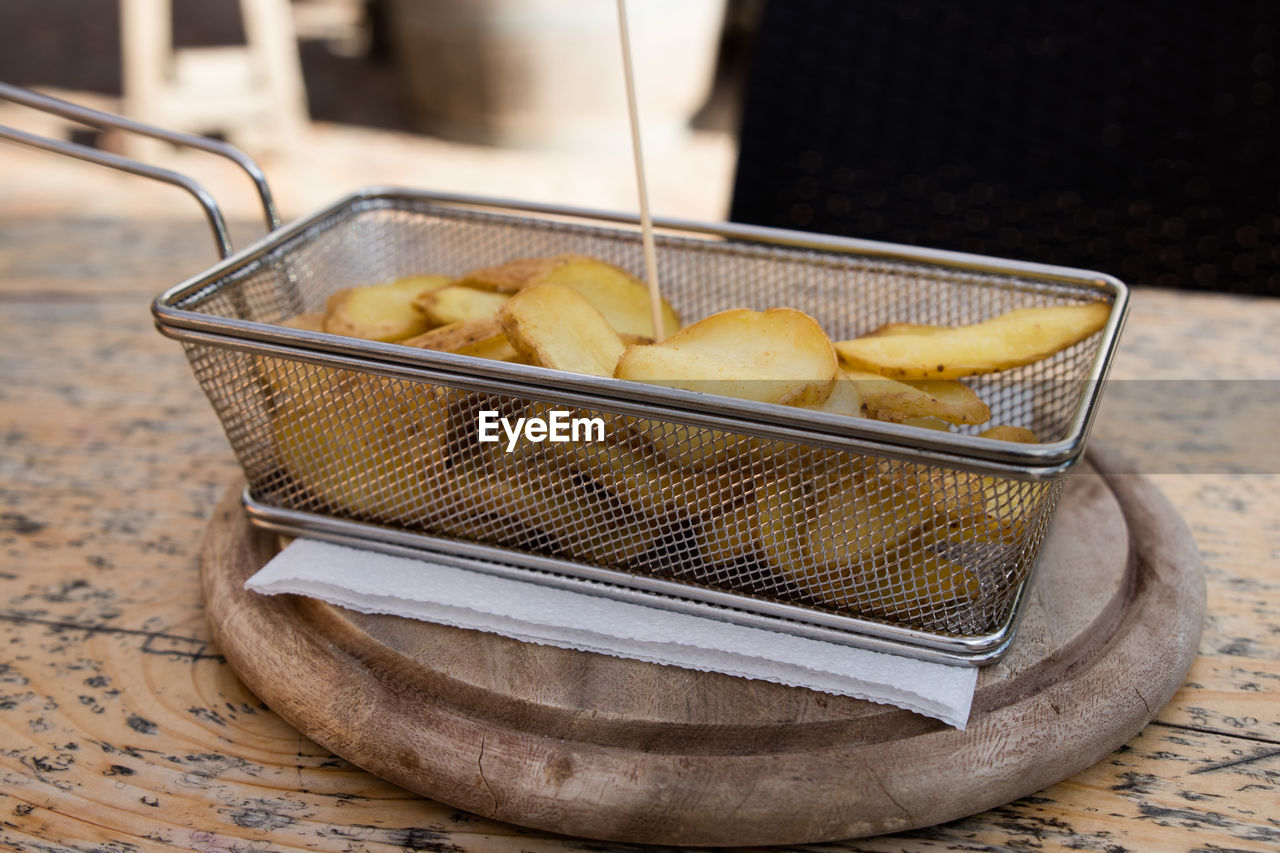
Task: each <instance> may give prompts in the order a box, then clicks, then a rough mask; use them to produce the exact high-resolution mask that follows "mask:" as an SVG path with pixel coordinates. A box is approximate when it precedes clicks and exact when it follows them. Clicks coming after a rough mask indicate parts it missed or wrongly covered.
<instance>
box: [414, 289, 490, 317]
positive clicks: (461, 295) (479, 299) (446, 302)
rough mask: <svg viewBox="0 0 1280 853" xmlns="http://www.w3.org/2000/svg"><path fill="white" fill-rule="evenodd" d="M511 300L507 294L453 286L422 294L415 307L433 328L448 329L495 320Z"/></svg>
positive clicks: (415, 301) (415, 302)
mask: <svg viewBox="0 0 1280 853" xmlns="http://www.w3.org/2000/svg"><path fill="white" fill-rule="evenodd" d="M507 299H508V296H507V295H506V294H505V293H495V292H492V291H487V290H476V289H475V288H473V287H456V286H449V287H441V288H438V289H436V290H428V291H425V292H423V293H420V294H418V295H417V296H416V297H414V300H413V307H414V308H416V309H417V310H418V312H419V313H420V314H422V316H423V317H426V318H427V321H428V322H430V323H431V325H433V326H447V325H448V324H450V323H461V322H462V321H464V320H479V319H481V318H484V317H492V316H493V315H494V314H497V313H498V309H499V308H501V307H502V304H503V303H504V302H506V301H507Z"/></svg>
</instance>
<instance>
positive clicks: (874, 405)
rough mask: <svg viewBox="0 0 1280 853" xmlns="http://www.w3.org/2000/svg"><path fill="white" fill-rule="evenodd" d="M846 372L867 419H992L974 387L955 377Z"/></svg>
mask: <svg viewBox="0 0 1280 853" xmlns="http://www.w3.org/2000/svg"><path fill="white" fill-rule="evenodd" d="M845 375H846V376H848V377H849V379H850V381H851V382H852V383H853V385H854V386H855V387H856V388H857V390H858V393H859V394H860V395H861V397H862V406H863V409H864V410H865V411H866V414H867V417H869V418H875V419H876V420H879V421H890V422H892V423H906V422H907V421H910V420H913V419H915V418H940V419H941V420H944V421H947V422H948V423H953V424H982V423H986V422H987V421H988V420H990V419H991V409H989V408H988V407H987V404H986V403H984V402H982V399H981V398H980V397H979V396H978V395H977V394H976V393H974V391H973V389H971V388H970V387H969V386H967V385H965V384H963V383H961V382H958V381H956V380H954V379H923V380H906V381H902V382H899V381H898V380H895V379H885V378H884V377H883V376H878V375H876V374H874V373H868V372H866V371H863V370H853V369H848V370H846V371H845Z"/></svg>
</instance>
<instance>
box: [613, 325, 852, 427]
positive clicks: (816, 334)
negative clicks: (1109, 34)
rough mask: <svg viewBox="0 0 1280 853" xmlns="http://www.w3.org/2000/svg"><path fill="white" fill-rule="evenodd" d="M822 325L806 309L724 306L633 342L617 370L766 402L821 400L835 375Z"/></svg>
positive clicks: (674, 385) (655, 381)
mask: <svg viewBox="0 0 1280 853" xmlns="http://www.w3.org/2000/svg"><path fill="white" fill-rule="evenodd" d="M836 372H837V366H836V358H835V352H834V351H833V350H832V347H831V341H830V340H828V338H827V336H826V333H824V332H823V331H822V327H821V326H819V325H818V324H817V322H816V321H815V320H814V319H813V318H812V317H810V316H809V315H808V314H804V313H802V312H800V311H795V310H792V309H790V308H771V309H769V310H768V311H751V310H748V309H746V308H738V309H734V310H730V311H721V312H720V313H718V314H713V315H711V316H710V317H707V318H706V319H705V320H699V321H698V322H696V323H694V324H693V325H691V326H686V327H685V328H684V329H681V330H680V331H679V332H677V333H676V334H674V335H672V336H671V337H669V338H667V339H666V340H664V341H662V342H661V343H657V344H649V345H647V346H646V345H637V346H630V347H627V349H626V351H625V352H623V354H622V357H621V358H620V359H619V361H618V366H617V369H616V370H614V373H613V375H614V376H615V377H617V378H618V379H632V380H636V381H639V382H650V383H653V384H657V385H666V386H668V387H672V388H686V389H689V390H694V391H705V392H708V393H712V394H721V395H724V396H728V397H738V398H740V399H743V400H755V401H757V402H760V403H781V404H784V405H791V406H809V405H820V404H822V403H824V402H825V401H826V399H827V397H829V396H830V394H831V389H832V387H833V386H834V385H835V380H836Z"/></svg>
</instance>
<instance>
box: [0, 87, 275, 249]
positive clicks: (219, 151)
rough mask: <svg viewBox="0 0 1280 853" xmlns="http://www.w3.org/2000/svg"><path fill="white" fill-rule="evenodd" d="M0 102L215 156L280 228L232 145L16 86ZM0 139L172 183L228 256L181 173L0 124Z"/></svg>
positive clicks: (203, 197)
mask: <svg viewBox="0 0 1280 853" xmlns="http://www.w3.org/2000/svg"><path fill="white" fill-rule="evenodd" d="M0 99H4V100H7V101H12V102H14V103H17V104H22V105H23V106H27V107H31V108H32V109H36V110H40V111H41V112H46V113H51V114H53V115H57V116H62V117H63V118H68V119H71V120H73V121H77V122H80V123H81V124H87V125H91V126H93V127H109V128H114V129H116V130H123V131H126V132H128V133H136V134H139V135H141V136H149V137H151V138H153V139H160V140H164V141H165V142H171V143H173V144H175V145H184V146H186V147H188V148H196V149H199V150H201V151H206V152H208V153H210V154H216V155H218V156H220V157H225V158H226V159H228V160H230V161H232V162H233V163H235V164H236V165H237V166H239V167H240V168H241V169H242V170H244V172H245V173H246V174H247V175H248V176H249V178H250V180H252V181H253V184H254V187H255V188H256V189H257V192H258V199H259V201H261V203H262V209H263V213H264V215H265V217H266V223H267V230H268V231H274V230H275V229H277V228H279V227H280V216H279V214H278V213H277V212H276V206H275V202H274V200H273V199H272V197H271V188H270V187H269V186H268V185H267V179H266V176H265V175H264V174H263V172H262V169H261V168H260V167H259V166H258V164H257V163H255V162H254V161H253V159H252V158H251V157H249V155H247V154H245V153H244V152H243V151H241V150H240V149H238V148H236V147H235V146H232V145H228V144H227V143H225V142H219V141H218V140H216V139H209V138H208V137H204V136H196V135H194V134H189V133H180V132H178V131H173V130H165V129H164V128H159V127H153V126H151V125H148V124H143V123H142V122H138V121H134V120H133V119H128V118H125V117H123V116H117V115H113V114H111V113H105V112H102V111H100V110H95V109H90V108H89V107H82V106H80V105H78V104H73V103H70V102H69V101H63V100H61V99H59V98H54V97H50V96H49V95H42V94H40V93H38V92H33V91H31V90H30V89H24V88H22V87H20V86H13V85H10V84H8V83H3V82H0ZM0 139H7V140H9V141H10V142H16V143H19V144H21V145H29V146H31V147H33V148H39V149H41V150H43V151H51V152H53V153H56V154H63V155H66V156H67V157H74V158H76V159H77V160H85V161H88V162H90V163H97V164H98V165H100V166H107V167H108V168H111V169H117V170H119V171H122V172H128V173H129V174H132V175H140V176H142V177H144V178H151V179H152V180H156V181H160V182H162V183H166V184H171V185H173V186H176V187H180V188H182V189H184V190H186V191H187V192H188V193H190V194H191V195H192V197H194V198H195V200H196V201H197V202H198V203H199V204H200V206H201V208H203V210H204V214H205V216H206V217H207V218H208V220H209V227H210V228H211V229H212V231H213V237H214V241H215V242H216V243H217V246H218V252H219V254H220V256H221V257H223V258H225V257H227V256H228V255H230V254H231V252H232V247H231V238H230V236H229V235H228V233H227V224H226V220H225V219H224V218H223V216H222V211H221V209H220V208H219V207H218V203H217V201H216V200H215V199H214V197H213V195H212V194H211V193H210V192H209V191H208V190H206V189H205V188H204V187H203V186H201V185H200V184H199V183H198V182H197V181H195V180H193V179H192V178H189V177H187V176H186V175H183V174H182V173H180V172H175V171H172V170H171V169H162V168H160V167H158V166H150V165H147V164H145V163H140V162H138V161H137V160H132V159H130V158H128V157H121V156H120V155H118V154H112V153H111V152H108V151H100V150H98V149H96V148H90V147H89V146H87V145H79V144H77V143H74V142H66V141H63V140H60V139H48V138H46V137H43V136H37V135H35V134H33V133H27V132H26V131H22V130H18V129H17V128H12V127H7V126H5V125H0Z"/></svg>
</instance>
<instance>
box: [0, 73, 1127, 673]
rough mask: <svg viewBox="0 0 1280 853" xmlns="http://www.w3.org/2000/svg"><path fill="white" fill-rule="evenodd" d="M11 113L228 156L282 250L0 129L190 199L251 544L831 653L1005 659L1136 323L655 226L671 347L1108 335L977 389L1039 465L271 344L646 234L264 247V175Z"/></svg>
mask: <svg viewBox="0 0 1280 853" xmlns="http://www.w3.org/2000/svg"><path fill="white" fill-rule="evenodd" d="M0 97H5V98H7V99H10V100H14V101H17V102H19V103H25V104H27V105H30V106H34V107H36V108H38V109H44V110H47V111H50V112H55V113H57V114H59V115H64V116H67V117H70V118H73V119H75V120H77V121H82V122H85V123H89V124H94V125H97V126H109V127H116V128H121V129H124V130H128V131H131V132H136V133H143V134H146V135H150V136H156V137H159V138H162V139H165V140H168V141H170V142H176V143H179V144H187V145H193V146H195V147H199V148H202V149H204V150H206V151H211V152H212V153H216V154H221V155H222V156H226V157H230V158H231V159H233V160H235V162H237V163H238V164H239V165H241V166H242V167H243V168H244V169H245V170H246V171H247V172H248V173H249V175H250V177H252V178H253V180H254V182H255V184H256V185H257V188H258V191H259V194H260V196H261V198H262V201H263V204H264V208H265V209H266V213H267V216H266V219H267V223H268V227H269V229H271V230H270V233H269V234H268V235H267V237H266V238H264V239H263V240H261V241H260V242H258V243H257V244H256V245H254V246H252V247H250V248H248V249H246V250H244V251H242V252H240V253H238V254H236V255H233V256H230V257H227V255H228V254H229V253H230V241H229V239H228V238H227V233H226V229H225V226H224V224H223V223H222V220H221V216H220V214H219V213H218V211H217V208H216V205H215V204H214V203H213V201H212V199H211V197H210V196H209V195H208V193H207V192H205V191H204V190H203V188H201V187H199V186H198V185H196V184H195V183H194V182H192V181H190V179H188V178H185V177H184V176H181V175H178V174H175V173H172V172H166V171H164V170H161V169H156V168H154V167H146V166H142V165H140V164H136V163H132V162H130V161H125V160H123V159H122V158H118V157H115V156H113V155H110V154H107V153H104V152H99V151H94V150H90V149H84V148H81V147H78V146H75V145H72V144H69V143H63V142H58V141H51V140H44V139H39V138H37V137H33V136H31V135H29V134H25V133H23V132H21V131H16V130H13V129H12V128H3V127H0V137H4V138H7V139H11V140H14V141H18V142H22V143H24V144H30V145H35V146H37V147H41V148H45V149H48V150H53V151H57V152H60V153H64V154H68V155H70V156H74V157H79V158H81V159H86V160H91V161H93V162H97V163H101V164H104V165H108V166H111V167H113V168H119V169H125V170H127V171H130V172H134V173H136V174H142V175H146V176H148V177H152V178H156V179H158V180H163V181H166V182H169V183H172V184H177V185H179V186H181V187H183V188H184V189H187V190H188V191H189V192H191V193H192V195H193V196H195V197H196V198H197V200H199V201H200V203H201V204H202V206H203V207H204V209H205V212H206V214H207V215H208V216H209V220H210V223H211V224H212V226H213V231H214V234H215V237H216V238H217V241H218V244H219V247H220V249H221V251H222V254H223V255H224V260H223V261H222V262H221V263H219V264H217V265H216V266H214V267H213V268H211V269H209V270H208V271H206V272H205V273H202V274H201V275H199V276H196V277H195V278H193V279H191V280H189V281H187V282H184V283H182V284H179V285H177V286H176V287H174V288H172V289H170V290H169V291H167V292H165V293H164V294H162V295H161V296H159V297H158V298H157V299H156V301H155V303H154V305H153V314H154V316H155V319H156V324H157V327H158V328H159V330H160V331H161V332H162V333H164V334H165V335H168V336H169V337H172V338H175V339H177V340H179V341H181V342H182V345H183V347H184V349H185V351H186V355H187V357H188V359H189V361H190V363H191V366H192V369H193V370H194V372H195V376H196V379H197V380H198V381H199V383H200V385H201V387H202V388H203V390H204V392H205V393H206V395H207V396H208V398H209V400H210V402H211V403H212V404H213V407H214V409H215V410H216V411H217V413H218V416H219V418H220V419H221V423H222V426H223V429H224V430H225V432H226V435H227V438H228V440H229V442H230V444H231V447H232V449H233V450H234V451H235V454H236V456H237V457H238V458H239V461H240V463H241V465H242V467H243V469H244V473H245V477H246V479H247V480H248V487H247V489H246V491H245V498H244V500H245V505H246V508H247V510H248V512H249V514H250V517H251V519H252V520H253V521H254V523H255V524H257V525H259V526H260V527H263V528H266V529H271V530H277V531H282V532H287V533H292V534H300V535H306V536H311V537H315V538H322V539H330V540H335V541H340V542H345V543H350V544H357V545H361V546H364V547H370V548H377V549H383V550H388V551H393V552H408V553H411V554H416V555H422V554H427V555H429V556H430V558H431V559H434V560H438V561H442V562H447V563H452V564H458V565H463V566H467V567H470V568H473V569H476V570H479V571H484V572H489V573H494V574H500V575H504V576H508V577H518V578H521V579H525V580H534V581H536V582H539V583H544V584H553V585H557V586H562V587H568V588H571V589H575V590H578V591H583V592H588V593H591V594H597V595H607V596H613V597H618V598H624V599H629V600H636V601H640V602H643V603H645V604H649V605H653V606H661V607H667V608H675V609H680V610H685V611H691V612H696V613H702V614H707V615H710V616H713V617H715V618H719V619H724V620H729V621H735V622H740V623H745V624H752V625H757V626H764V627H767V628H771V629H774V630H780V631H786V632H791V633H797V634H803V635H808V636H813V637H818V638H822V639H827V640H830V641H833V642H838V643H846V644H852V645H860V646H864V647H868V648H873V649H882V650H890V651H894V652H898V653H902V654H909V655H914V656H917V657H922V658H928V659H941V660H947V661H951V662H960V663H967V664H980V663H983V662H986V661H990V660H993V659H995V658H996V657H998V656H999V655H1000V654H1001V653H1002V652H1003V651H1004V650H1005V649H1006V648H1007V646H1008V644H1009V642H1010V640H1011V639H1012V636H1013V630H1014V626H1015V624H1016V618H1017V613H1018V609H1019V603H1020V600H1021V598H1022V596H1023V592H1024V590H1025V589H1026V586H1027V583H1028V580H1029V578H1030V574H1031V571H1032V567H1033V565H1034V562H1035V559H1036V555H1037V552H1038V550H1039V548H1040V544H1041V542H1042V541H1043V539H1044V537H1045V534H1046V531H1047V529H1048V526H1049V523H1050V521H1051V519H1052V517H1053V513H1054V509H1055V507H1056V504H1057V501H1058V498H1059V496H1060V495H1061V491H1062V477H1063V476H1064V475H1065V473H1066V472H1067V471H1068V469H1069V468H1070V467H1071V466H1072V465H1073V464H1074V463H1075V462H1076V461H1077V460H1078V459H1079V458H1080V456H1081V454H1082V453H1083V450H1084V445H1085V439H1086V437H1087V434H1088V430H1089V426H1090V423H1091V421H1092V418H1093V413H1094V410H1095V407H1096V404H1097V401H1098V397H1099V394H1100V391H1101V380H1102V379H1103V378H1104V377H1105V375H1106V372H1107V369H1108V367H1109V363H1110V360H1111V356H1112V353H1113V351H1114V348H1115V344H1116V339H1117V336H1118V334H1119V330H1120V327H1121V325H1122V323H1123V319H1124V315H1125V309H1126V304H1127V291H1126V288H1125V286H1124V285H1123V284H1122V283H1121V282H1119V281H1117V280H1115V279H1114V278H1111V277H1110V276H1106V275H1103V274H1101V273H1094V272H1087V271H1081V270H1071V269H1065V268H1058V267H1048V266H1042V265H1035V264H1027V263H1021V262H1014V261H1004V260H999V259H994V258H985V257H978V256H973V255H961V254H956V253H946V252H937V251H931V250H927V249H919V248H914V247H907V246H894V245H890V244H884V243H874V242H869V241H859V240H851V239H841V238H832V237H823V236H819V235H811V234H803V233H797V232H788V231H779V230H774V229H764V228H756V227H749V226H739V225H728V224H724V225H706V224H700V223H689V222H679V221H672V220H666V221H656V222H655V225H656V226H657V227H658V235H657V243H658V266H659V275H660V278H661V281H662V283H663V292H664V295H665V296H666V297H667V299H669V300H670V301H671V303H673V305H674V307H675V308H676V310H677V311H678V312H679V313H680V315H681V317H682V318H683V319H684V320H685V322H686V323H688V322H693V321H696V320H698V319H700V318H703V317H706V316H708V315H710V314H713V313H715V312H717V311H720V310H724V309H728V308H752V309H757V310H763V309H768V308H773V307H782V306H785V307H789V308H794V309H798V310H800V311H803V312H805V313H807V314H809V315H810V316H812V317H813V318H815V319H816V320H817V322H818V323H819V324H820V325H821V326H822V327H823V329H824V330H825V331H826V332H827V334H828V335H829V336H830V337H831V338H832V339H833V340H841V339H845V338H851V337H856V336H857V335H859V334H861V333H865V332H867V331H869V330H871V329H874V328H876V327H878V326H881V325H883V324H886V323H892V322H911V323H928V324H938V325H959V324H967V323H973V322H977V321H981V320H984V319H987V318H990V317H992V316H995V315H998V314H1001V313H1004V312H1006V311H1009V310H1012V309H1015V308H1024V307H1034V306H1045V305H1069V304H1081V303H1088V302H1104V303H1107V304H1109V305H1110V315H1109V320H1108V322H1107V324H1106V326H1105V327H1104V328H1103V329H1102V330H1101V331H1100V332H1098V333H1097V334H1095V335H1093V336H1092V337H1090V338H1089V339H1086V340H1084V341H1081V342H1080V343H1078V344H1076V345H1074V346H1072V347H1070V348H1068V349H1066V350H1064V351H1062V352H1059V353H1057V354H1056V355H1054V356H1052V357H1050V358H1048V359H1046V360H1043V361H1040V362H1037V363H1035V364H1031V365H1027V366H1025V367H1019V368H1015V369H1013V370H1009V371H1005V372H1003V373H1000V374H997V375H993V376H983V377H976V378H973V379H971V380H970V382H969V384H970V385H971V387H973V388H974V390H976V391H977V392H978V393H979V395H980V396H981V397H982V398H983V400H984V401H985V402H986V403H987V404H988V405H989V407H990V409H991V421H992V422H993V423H1001V424H1008V425H1013V426H1022V427H1028V428H1030V429H1032V430H1033V431H1034V432H1035V433H1036V435H1037V436H1039V437H1040V441H1039V443H1035V444H1014V443H1010V442H1003V441H994V440H991V439H987V438H983V437H981V436H978V435H976V434H973V433H974V430H975V428H960V429H959V430H957V431H953V432H939V431H935V430H930V429H923V428H919V427H913V426H905V425H900V424H893V423H883V422H879V421H874V420H870V419H866V418H850V417H848V416H844V415H837V414H831V413H824V412H819V411H814V410H806V409H799V408H794V407H789V406H780V405H770V404H762V403H756V402H751V401H748V400H742V399H735V398H733V397H729V396H724V395H719V394H716V393H714V391H715V389H714V388H708V389H707V390H706V391H704V392H695V391H690V390H684V389H678V388H668V387H663V386H659V385H650V384H643V383H638V382H629V381H622V380H615V379H606V378H599V377H594V376H585V375H579V374H572V373H564V372H557V371H551V370H547V369H544V368H540V367H535V366H530V365H524V364H514V363H506V362H502V361H495V360H484V359H479V358H474V357H470V356H465V355H457V354H451V353H444V352H434V351H429V350H424V349H419V348H414V347H408V346H403V345H399V344H389V343H379V342H374V341H366V340H359V339H354V338H348V337H340V336H337V335H331V334H325V333H321V332H311V331H304V330H301V329H297V328H291V327H288V326H285V325H281V324H282V323H283V322H284V321H286V320H289V319H290V318H292V317H295V316H296V315H299V314H302V313H305V312H312V311H317V310H319V309H321V308H322V307H323V306H324V305H325V303H326V301H327V300H328V298H329V297H330V296H331V295H332V294H334V293H336V292H337V291H339V290H342V289H344V288H349V287H357V286H360V285H367V284H374V283H379V282H389V281H394V280H397V279H400V278H403V277H407V276H413V275H422V274H445V275H459V274H461V273H464V272H467V271H469V270H472V269H475V268H477V267H483V266H489V265H494V264H499V263H503V262H505V261H508V260H511V259H513V258H520V257H545V256H551V255H556V254H559V253H565V252H572V253H577V254H583V255H590V256H594V257H596V258H599V259H601V260H603V261H606V262H609V263H612V264H615V265H617V266H620V267H622V268H624V269H629V270H633V271H635V270H639V269H640V268H641V266H642V249H641V242H640V236H639V232H638V230H637V229H636V223H635V221H634V219H632V218H630V217H626V216H621V215H616V214H606V213H600V212H593V211H579V210H571V209H567V208H560V207H550V206H542V205H530V204H519V203H511V202H500V201H494V200H486V199H477V198H471V197H462V196H446V195H432V194H428V193H422V192H413V191H406V190H392V189H370V190H365V191H361V192H357V193H355V194H352V195H350V196H348V197H347V198H344V199H342V200H340V201H338V202H336V203H334V204H333V205H331V206H330V207H328V208H327V209H325V210H322V211H320V212H319V213H317V214H315V215H312V216H310V217H307V218H305V219H303V220H300V221H297V222H295V223H292V224H290V225H288V226H286V227H283V228H280V227H278V225H279V220H278V217H277V216H276V215H275V211H274V207H273V205H272V202H271V198H270V193H269V190H268V188H267V186H266V182H265V179H264V178H263V176H262V174H261V171H260V170H259V169H258V168H257V167H256V165H254V164H253V163H252V161H250V160H248V159H247V158H246V157H244V155H243V154H241V153H240V152H238V151H236V150H235V149H231V148H230V147H229V146H225V145H223V144H222V143H217V142H214V141H211V140H205V139H199V138H195V137H189V136H186V135H184V134H176V133H172V132H169V131H163V130H159V129H155V128H149V127H147V126H144V125H139V124H137V123H135V122H130V121H128V120H126V119H121V118H119V117H114V116H109V115H107V114H103V113H98V112H96V111H92V110H87V109H84V108H81V107H76V106H75V105H71V104H67V103H65V102H61V101H56V100H55V99H51V98H48V97H46V96H41V95H36V94H35V93H31V92H28V91H26V90H21V89H17V88H16V87H11V86H6V85H4V84H0ZM482 416H483V417H488V418H498V417H505V418H508V419H518V418H520V417H526V418H527V417H530V416H539V417H543V418H549V419H551V420H552V421H554V419H555V418H557V417H560V418H564V419H567V420H568V421H570V422H572V424H574V425H579V424H580V425H582V427H583V430H584V433H583V438H586V437H591V438H593V439H594V438H597V437H598V440H590V441H587V440H581V441H567V442H552V441H543V442H537V441H527V442H524V443H522V444H520V445H519V446H518V447H512V448H511V449H510V450H508V448H507V447H505V446H503V444H502V443H501V442H497V443H493V442H484V441H481V440H480V435H479V433H480V429H479V427H480V420H481V417H482Z"/></svg>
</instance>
